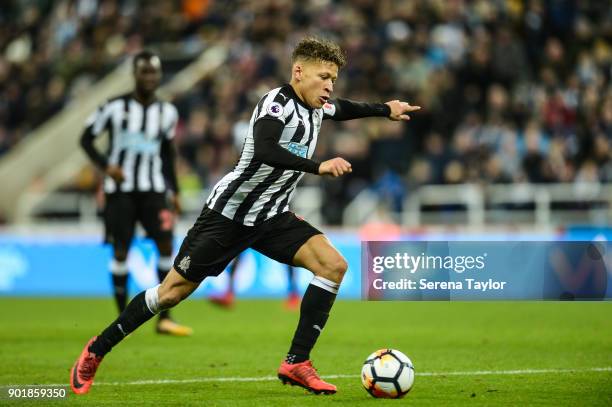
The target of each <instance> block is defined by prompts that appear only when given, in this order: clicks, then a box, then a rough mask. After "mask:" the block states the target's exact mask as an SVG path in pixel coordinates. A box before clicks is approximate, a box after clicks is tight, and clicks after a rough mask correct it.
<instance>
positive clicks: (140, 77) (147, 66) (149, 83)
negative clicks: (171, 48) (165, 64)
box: [134, 57, 161, 94]
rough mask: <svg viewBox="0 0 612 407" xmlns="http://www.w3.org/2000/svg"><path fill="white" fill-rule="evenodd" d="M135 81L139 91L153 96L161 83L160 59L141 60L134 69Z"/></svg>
mask: <svg viewBox="0 0 612 407" xmlns="http://www.w3.org/2000/svg"><path fill="white" fill-rule="evenodd" d="M134 79H135V81H136V88H137V89H138V91H140V92H142V93H145V94H151V93H153V92H155V91H156V90H157V87H158V86H159V83H160V82H161V62H160V60H159V58H158V57H152V58H150V59H140V60H138V62H137V63H136V67H135V68H134Z"/></svg>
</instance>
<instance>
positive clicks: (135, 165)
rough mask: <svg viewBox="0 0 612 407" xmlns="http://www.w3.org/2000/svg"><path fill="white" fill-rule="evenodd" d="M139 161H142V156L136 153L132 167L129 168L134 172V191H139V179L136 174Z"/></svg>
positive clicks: (138, 168)
mask: <svg viewBox="0 0 612 407" xmlns="http://www.w3.org/2000/svg"><path fill="white" fill-rule="evenodd" d="M140 160H142V154H140V153H138V154H136V160H134V166H133V167H132V168H131V169H132V170H133V171H134V178H133V179H134V191H140V184H139V178H140V177H139V176H138V173H139V172H140V171H139V170H140Z"/></svg>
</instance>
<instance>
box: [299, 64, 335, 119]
mask: <svg viewBox="0 0 612 407" xmlns="http://www.w3.org/2000/svg"><path fill="white" fill-rule="evenodd" d="M296 76H297V77H298V78H299V81H298V86H299V88H300V94H301V95H302V97H303V98H304V102H306V104H307V105H308V106H310V107H312V108H314V109H319V108H321V107H322V106H323V105H324V104H325V103H326V102H327V100H328V99H329V98H330V97H331V94H332V92H333V91H334V83H335V82H336V79H337V78H338V65H336V64H334V63H333V62H326V61H317V62H311V61H307V62H304V63H302V64H301V72H300V73H297V75H296Z"/></svg>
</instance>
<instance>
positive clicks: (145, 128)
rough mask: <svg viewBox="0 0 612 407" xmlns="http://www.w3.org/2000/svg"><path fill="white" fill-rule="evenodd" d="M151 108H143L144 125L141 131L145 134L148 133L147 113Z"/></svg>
mask: <svg viewBox="0 0 612 407" xmlns="http://www.w3.org/2000/svg"><path fill="white" fill-rule="evenodd" d="M148 111H149V108H148V107H146V106H143V107H142V125H141V126H140V131H141V132H143V133H146V132H147V112H148Z"/></svg>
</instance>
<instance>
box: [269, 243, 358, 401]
mask: <svg viewBox="0 0 612 407" xmlns="http://www.w3.org/2000/svg"><path fill="white" fill-rule="evenodd" d="M293 264H294V265H296V266H300V267H304V268H306V269H308V270H310V271H311V272H312V273H313V274H314V277H313V279H312V281H311V283H310V284H309V285H308V287H307V288H306V291H305V292H304V297H302V303H301V306H300V319H299V322H298V326H297V329H296V330H295V333H294V335H293V340H292V341H291V347H290V348H289V351H288V352H287V356H286V358H285V361H284V362H283V363H282V364H281V366H280V368H279V370H278V377H279V378H280V379H281V380H282V381H283V383H286V382H290V383H293V384H298V385H300V386H303V387H306V388H307V389H309V390H311V391H314V392H315V393H328V394H333V393H335V392H336V386H334V385H333V384H330V383H327V382H325V381H323V380H321V379H320V378H319V376H318V374H317V372H316V371H315V370H314V368H313V367H312V363H311V361H310V351H311V350H312V348H313V347H314V345H315V343H316V342H317V339H318V338H319V335H320V334H321V332H322V331H323V328H325V324H326V323H327V319H328V318H329V313H330V311H331V308H332V306H333V304H334V301H335V300H336V294H337V293H338V288H339V287H340V283H341V282H342V278H343V277H344V273H345V272H346V270H347V267H348V266H347V263H346V260H345V259H344V258H343V257H342V255H341V254H340V253H339V252H338V251H337V250H336V249H335V248H334V247H333V245H332V244H331V242H330V241H329V240H328V239H327V238H326V237H325V236H324V235H321V234H320V235H315V236H312V237H311V238H310V239H308V241H307V242H306V243H304V244H303V245H302V246H301V247H300V248H299V250H298V251H297V252H296V254H295V256H294V258H293Z"/></svg>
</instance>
